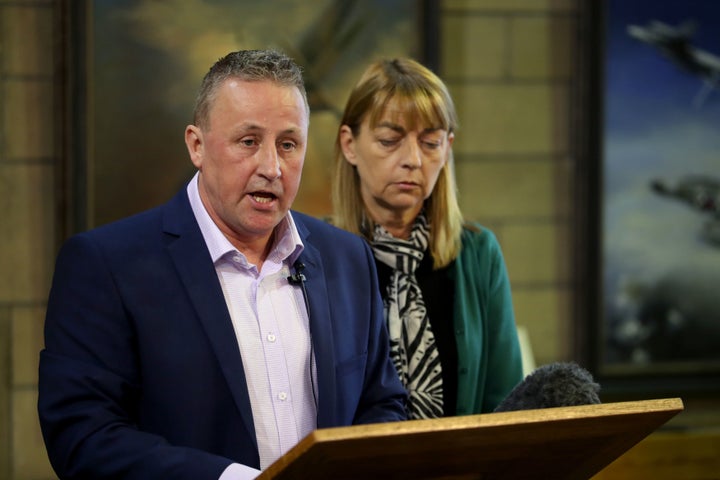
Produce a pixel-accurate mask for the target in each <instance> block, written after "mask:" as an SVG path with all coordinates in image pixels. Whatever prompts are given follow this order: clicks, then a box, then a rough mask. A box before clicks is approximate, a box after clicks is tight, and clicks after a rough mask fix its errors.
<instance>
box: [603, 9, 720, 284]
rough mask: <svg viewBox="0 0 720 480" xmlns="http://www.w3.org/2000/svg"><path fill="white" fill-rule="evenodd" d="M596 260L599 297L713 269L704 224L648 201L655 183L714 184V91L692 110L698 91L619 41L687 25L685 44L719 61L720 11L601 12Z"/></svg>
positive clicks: (718, 152)
mask: <svg viewBox="0 0 720 480" xmlns="http://www.w3.org/2000/svg"><path fill="white" fill-rule="evenodd" d="M607 5H608V10H607V22H606V35H607V36H606V43H605V45H606V55H605V92H606V95H605V99H604V105H605V119H604V128H605V132H604V134H605V142H604V167H605V170H604V179H603V180H604V191H605V204H604V208H605V210H604V224H603V228H604V255H605V266H606V272H605V273H606V278H605V280H606V288H608V290H609V291H611V292H612V290H613V289H615V288H618V282H619V281H623V280H619V279H621V278H624V279H625V280H627V279H628V278H631V279H632V280H633V281H641V282H646V281H652V279H655V278H657V277H659V276H663V275H675V274H677V272H678V271H679V270H690V271H692V270H693V269H714V270H715V271H716V272H719V273H718V281H719V282H720V248H718V247H713V246H711V245H709V244H708V243H707V242H704V241H702V238H701V236H700V234H699V232H700V230H701V228H702V225H703V223H704V222H705V221H707V220H709V218H710V217H709V216H708V215H706V214H705V215H703V214H701V213H699V212H695V211H693V210H692V209H691V208H689V207H688V206H687V205H685V204H682V203H680V202H676V201H673V200H671V199H668V198H663V197H660V196H658V195H657V194H654V193H653V192H652V191H651V189H650V188H649V184H650V181H651V180H652V179H655V178H660V179H664V180H666V181H670V182H673V181H675V180H677V179H678V178H680V177H682V176H683V175H688V174H702V175H712V176H715V177H720V89H716V90H714V91H713V92H712V93H711V94H710V95H709V96H708V97H707V99H706V101H705V102H704V103H703V104H702V105H701V106H697V105H695V104H694V100H695V98H696V95H698V93H699V92H700V91H701V89H702V86H703V81H702V80H701V79H700V78H699V77H697V76H694V75H692V74H690V73H687V72H685V71H683V70H682V69H680V68H679V67H678V66H677V65H675V64H674V63H672V62H671V61H670V60H668V59H667V58H666V57H664V56H663V55H662V54H661V53H660V52H659V51H658V50H657V49H655V48H653V47H651V46H649V45H647V44H644V43H642V42H640V41H638V40H636V39H634V38H632V37H630V36H629V35H628V34H627V27H628V25H630V24H635V25H646V24H647V23H648V22H650V21H652V20H659V21H662V22H664V23H667V24H670V25H678V24H680V23H682V22H683V21H687V20H689V21H694V22H695V24H696V28H697V30H696V34H695V35H694V36H693V37H692V44H693V45H696V46H697V47H698V48H702V49H704V50H706V51H708V52H711V53H713V54H716V55H717V56H718V57H720V35H719V34H718V32H720V2H717V1H715V0H695V1H693V0H665V1H662V2H658V1H649V0H647V1H639V0H634V1H628V0H611V1H609V2H607Z"/></svg>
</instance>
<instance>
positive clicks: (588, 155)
mask: <svg viewBox="0 0 720 480" xmlns="http://www.w3.org/2000/svg"><path fill="white" fill-rule="evenodd" d="M606 8H607V7H606V2H594V1H588V2H584V1H583V2H579V7H578V28H577V50H576V53H577V55H576V58H575V67H576V71H575V78H576V82H575V83H574V86H575V88H574V91H573V96H572V97H573V98H572V101H573V102H574V106H573V115H572V127H571V128H572V136H571V138H572V140H571V142H572V143H571V149H572V153H573V156H574V158H575V159H576V169H575V177H574V184H575V191H574V232H573V234H574V258H573V260H574V262H573V263H574V278H575V284H574V302H573V317H574V319H575V321H574V330H573V343H574V356H575V358H576V359H577V360H578V361H579V362H581V363H582V364H583V365H584V366H586V367H587V368H588V369H589V370H590V371H591V372H592V373H593V375H594V376H595V378H596V380H597V381H598V382H599V383H600V384H601V386H602V392H603V396H604V400H623V399H639V398H657V397H659V396H675V395H678V396H679V395H683V396H684V397H686V398H687V397H696V398H697V397H711V398H716V397H717V396H718V394H720V372H698V373H696V374H695V373H693V374H689V373H676V372H673V371H671V370H666V371H662V369H660V370H658V371H655V372H651V373H647V372H646V373H627V374H623V373H617V372H613V373H608V372H607V371H606V369H605V365H604V362H603V359H602V343H601V342H602V341H603V340H604V339H603V335H602V322H603V321H604V313H603V301H602V298H603V292H602V288H603V287H602V285H603V282H602V278H603V277H602V276H603V268H604V265H603V258H602V251H603V245H602V234H603V225H602V218H603V161H604V158H605V157H604V155H605V152H604V151H603V136H604V131H603V129H604V114H605V112H604V95H605V92H604V88H605V86H604V74H605V71H604V61H605V54H606V52H605V42H606V38H605V22H606V15H607V11H606Z"/></svg>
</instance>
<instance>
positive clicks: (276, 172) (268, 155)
mask: <svg viewBox="0 0 720 480" xmlns="http://www.w3.org/2000/svg"><path fill="white" fill-rule="evenodd" d="M281 173H282V172H281V171H280V156H279V155H278V151H277V147H276V146H275V144H274V143H271V142H264V143H263V144H261V145H260V150H259V151H258V174H260V175H261V176H263V177H265V178H267V179H268V180H275V179H276V178H280V175H281Z"/></svg>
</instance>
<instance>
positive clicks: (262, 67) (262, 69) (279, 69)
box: [193, 50, 310, 128]
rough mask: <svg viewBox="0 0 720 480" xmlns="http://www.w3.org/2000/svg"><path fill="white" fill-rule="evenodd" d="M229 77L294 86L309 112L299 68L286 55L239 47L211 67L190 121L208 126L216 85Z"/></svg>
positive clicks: (217, 86)
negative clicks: (240, 48)
mask: <svg viewBox="0 0 720 480" xmlns="http://www.w3.org/2000/svg"><path fill="white" fill-rule="evenodd" d="M229 78H238V79H240V80H245V81H251V82H252V81H262V80H269V81H272V82H275V83H277V84H279V85H283V86H288V87H297V89H298V90H299V91H300V93H301V94H302V96H303V99H304V100H305V106H306V107H307V109H308V112H309V111H310V108H309V106H308V101H307V92H306V91H305V83H304V81H303V76H302V69H301V68H300V67H299V66H298V65H297V64H296V63H295V62H294V61H293V59H291V58H290V57H288V56H287V55H285V54H284V53H281V52H278V51H275V50H239V51H237V52H231V53H229V54H227V55H225V56H224V57H222V58H221V59H219V60H218V61H217V62H215V64H214V65H213V66H212V67H210V70H209V71H208V73H207V74H205V78H203V81H202V83H201V84H200V91H199V92H198V95H197V98H196V99H195V109H194V112H193V123H194V124H195V125H197V126H199V127H200V128H205V127H207V122H208V115H209V112H210V107H211V106H212V103H213V101H214V99H215V94H216V93H217V91H218V88H219V87H220V86H221V85H222V84H223V83H224V82H225V81H226V80H227V79H229Z"/></svg>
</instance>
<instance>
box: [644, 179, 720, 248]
mask: <svg viewBox="0 0 720 480" xmlns="http://www.w3.org/2000/svg"><path fill="white" fill-rule="evenodd" d="M650 186H651V188H652V190H653V191H654V192H655V193H658V194H660V195H663V196H666V197H669V198H673V199H675V200H678V201H681V202H683V203H685V204H687V205H689V206H690V207H691V208H692V209H693V210H696V211H699V212H702V213H704V214H707V215H709V216H710V217H711V218H710V220H708V221H707V222H705V225H704V228H703V231H702V233H703V238H704V239H705V240H706V241H708V242H710V243H711V244H714V245H716V246H720V179H718V178H714V177H710V176H704V175H688V176H686V177H682V178H680V179H679V180H677V181H676V182H675V183H670V182H667V181H665V180H661V179H655V180H652V181H651V183H650Z"/></svg>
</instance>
